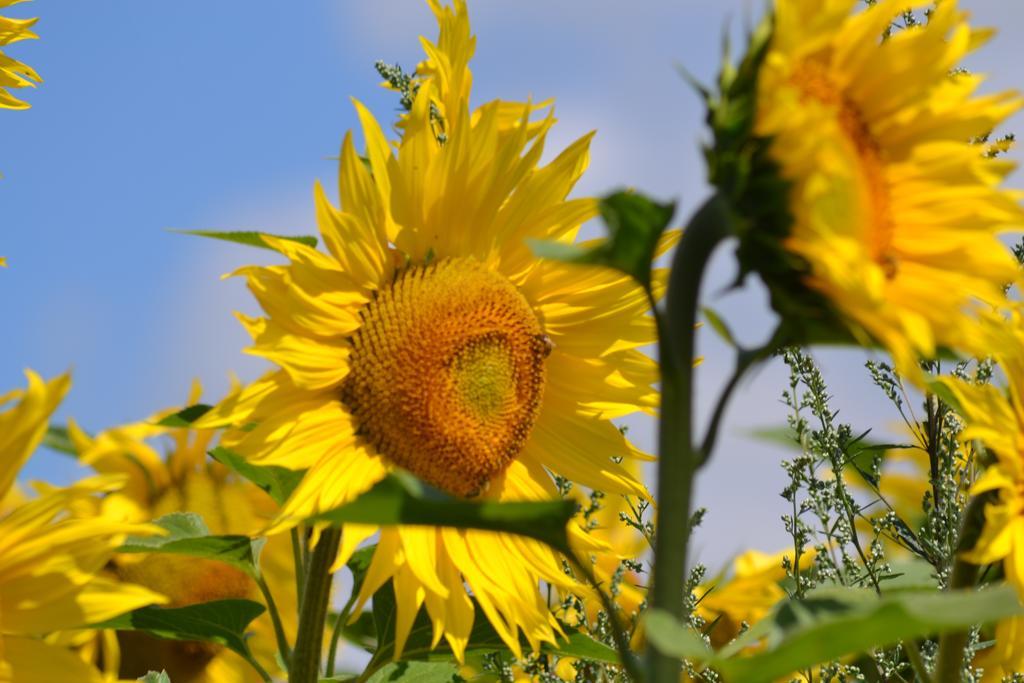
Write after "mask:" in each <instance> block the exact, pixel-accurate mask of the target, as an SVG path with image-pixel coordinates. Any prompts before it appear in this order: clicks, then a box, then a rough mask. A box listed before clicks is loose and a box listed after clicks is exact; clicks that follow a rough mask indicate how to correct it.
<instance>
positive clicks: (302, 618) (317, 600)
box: [288, 527, 341, 683]
mask: <svg viewBox="0 0 1024 683" xmlns="http://www.w3.org/2000/svg"><path fill="white" fill-rule="evenodd" d="M340 541H341V529H335V528H333V527H332V528H328V529H325V530H324V531H323V533H322V534H321V535H320V541H319V542H318V543H317V544H316V549H315V550H314V551H313V554H312V556H311V557H310V560H309V566H308V567H307V572H306V586H305V589H304V598H303V600H302V608H301V610H300V611H299V633H298V636H297V637H296V639H295V652H294V654H293V655H292V665H291V669H290V671H291V675H290V676H289V677H288V680H289V683H317V680H318V679H319V676H320V654H321V647H322V645H323V640H324V637H323V634H324V623H325V622H326V620H327V606H328V603H329V602H330V597H331V579H332V575H331V565H332V564H334V559H335V557H337V555H338V544H339V542H340Z"/></svg>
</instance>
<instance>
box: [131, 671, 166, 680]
mask: <svg viewBox="0 0 1024 683" xmlns="http://www.w3.org/2000/svg"><path fill="white" fill-rule="evenodd" d="M136 680H139V681H142V683H171V677H170V676H168V675H167V672H166V671H161V672H160V673H157V672H156V671H150V672H149V673H147V674H146V675H145V676H143V677H142V678H138V679H136Z"/></svg>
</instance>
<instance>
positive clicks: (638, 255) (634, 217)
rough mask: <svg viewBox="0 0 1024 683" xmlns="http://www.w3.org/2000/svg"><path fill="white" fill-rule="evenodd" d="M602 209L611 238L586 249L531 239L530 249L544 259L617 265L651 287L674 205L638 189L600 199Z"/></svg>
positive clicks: (674, 208) (619, 268)
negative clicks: (637, 190) (655, 260)
mask: <svg viewBox="0 0 1024 683" xmlns="http://www.w3.org/2000/svg"><path fill="white" fill-rule="evenodd" d="M600 210H601V217H602V218H604V222H605V225H606V226H607V227H608V238H607V239H606V240H605V241H603V242H602V243H600V244H598V245H597V246H594V247H591V248H589V249H587V248H582V247H578V246H574V245H569V244H563V243H558V242H545V241H540V240H530V241H529V246H530V248H531V249H532V250H533V253H534V254H536V255H537V256H540V257H542V258H550V259H556V260H559V261H568V262H570V263H599V264H602V265H606V266H609V267H611V268H615V269H617V270H620V271H622V272H623V273H626V274H627V275H630V276H632V277H633V278H634V279H635V280H636V281H637V282H639V283H640V284H641V285H643V287H644V288H645V289H648V290H650V288H651V263H652V262H653V261H654V253H655V251H656V250H657V247H658V240H659V239H661V235H662V233H663V232H665V229H666V228H667V227H668V224H669V222H670V221H671V220H672V216H673V214H675V211H676V206H675V204H674V203H671V202H670V203H668V204H660V203H658V202H655V201H654V200H652V199H650V198H648V197H645V196H644V195H641V194H638V193H635V192H615V193H613V194H610V195H608V196H606V197H605V198H603V199H602V200H601V205H600Z"/></svg>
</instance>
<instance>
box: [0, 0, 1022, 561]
mask: <svg viewBox="0 0 1024 683" xmlns="http://www.w3.org/2000/svg"><path fill="white" fill-rule="evenodd" d="M961 4H962V5H964V6H965V7H966V8H967V9H969V10H971V11H972V12H973V13H974V16H975V18H976V20H977V22H978V23H980V24H984V25H994V26H998V27H999V28H1000V31H1001V34H1002V35H1001V36H1000V37H997V39H996V41H995V42H994V43H993V44H992V45H991V46H989V47H988V48H986V49H985V50H984V51H983V52H982V53H981V54H980V55H978V56H976V57H974V58H972V60H971V62H970V66H971V68H972V69H975V70H978V71H982V72H986V73H990V74H992V79H991V81H990V83H991V87H992V88H995V87H1014V86H1019V85H1020V83H1019V82H1014V78H1015V77H1016V78H1019V69H1018V68H1017V66H1018V65H1019V64H1020V60H1021V58H1022V57H1024V48H1022V47H1021V45H1022V42H1021V40H1020V36H1022V35H1024V6H1022V5H1024V4H1022V3H1017V2H1013V3H1005V2H1000V1H999V0H973V1H972V0H964V1H963V2H962V3H961ZM751 7H752V8H754V9H753V10H751V9H750V8H751ZM760 7H761V3H759V2H753V3H744V2H741V1H739V0H722V1H721V2H707V1H697V0H649V1H646V2H644V3H623V2H621V1H618V2H611V1H609V0H556V1H554V2H552V1H544V2H542V1H541V0H524V1H522V2H515V3H512V2H501V3H499V2H497V1H496V0H488V1H484V0H477V1H474V0H470V10H471V16H472V18H473V22H474V29H475V32H476V33H477V35H478V36H479V40H478V49H477V57H476V59H475V61H474V63H473V69H474V74H475V97H476V100H477V101H478V102H483V101H486V100H488V99H492V98H495V97H502V98H507V99H521V98H524V97H526V96H528V95H532V96H534V97H535V98H547V97H554V98H556V101H557V105H556V112H557V114H558V117H559V119H560V123H559V124H558V126H556V129H555V133H554V136H553V139H552V142H551V143H550V144H549V150H554V149H558V148H560V147H562V146H564V145H565V144H568V143H569V142H570V141H571V140H573V139H575V138H576V137H578V136H580V135H582V134H584V133H586V132H588V131H589V130H592V129H597V130H598V135H597V138H596V140H595V143H594V147H593V155H592V162H591V169H590V171H589V172H588V174H587V176H585V178H584V180H583V181H582V183H581V184H580V186H579V193H603V192H606V191H609V190H611V189H614V188H617V187H621V186H633V187H636V188H638V189H640V190H643V191H646V192H650V193H653V194H654V195H656V196H659V197H663V198H670V197H671V198H676V199H679V200H680V204H681V207H682V210H681V211H682V212H681V214H680V216H684V215H685V213H686V212H687V211H689V210H691V209H693V208H694V207H695V206H697V205H698V204H699V201H700V199H701V198H702V197H703V196H704V195H705V194H706V192H707V189H706V186H705V184H704V181H703V167H702V164H701V159H700V154H699V148H698V143H699V141H700V140H701V139H702V138H703V136H704V130H703V127H702V123H701V119H702V115H703V113H702V111H701V109H700V105H699V102H698V100H697V98H696V97H695V96H694V94H693V93H692V92H691V91H690V90H689V89H688V87H687V86H686V85H685V84H684V83H683V82H682V80H681V79H680V78H679V77H678V76H677V74H676V71H675V68H674V65H675V64H676V63H681V64H684V65H686V67H687V68H688V69H689V70H690V71H692V72H693V73H695V74H697V75H698V76H699V77H700V78H702V79H704V80H710V78H711V77H712V76H713V74H714V73H715V71H716V69H717V62H718V57H719V37H720V35H721V31H722V27H723V25H724V24H725V22H726V21H727V19H729V20H731V25H732V26H733V27H734V28H735V27H737V26H740V25H741V24H742V22H743V18H744V16H749V15H751V14H752V15H755V16H756V15H757V14H758V13H759V8H760ZM10 13H11V14H16V15H17V16H39V17H41V18H40V22H39V24H38V27H37V30H38V32H39V34H40V35H41V37H42V40H40V41H33V42H30V43H21V44H18V45H16V46H14V47H12V48H11V49H10V53H11V55H12V56H14V57H16V58H20V59H24V60H25V61H27V62H28V63H30V64H32V65H33V66H34V67H36V68H37V69H38V70H39V72H40V73H41V74H42V76H43V78H44V79H45V83H43V85H42V86H41V87H40V88H39V89H38V90H35V91H30V92H27V93H26V98H27V99H29V100H30V101H31V103H32V105H33V108H32V109H31V110H29V111H27V112H11V111H5V110H0V171H2V172H3V174H4V178H3V180H2V181H0V207H3V208H2V210H0V254H3V255H5V256H7V257H8V260H9V262H10V266H11V267H10V268H9V269H7V270H4V271H0V312H2V315H3V318H2V319H3V333H0V391H2V390H6V389H7V388H13V387H15V386H19V385H22V384H23V383H24V380H23V375H22V373H23V370H24V368H26V367H31V368H33V369H35V370H37V371H39V372H41V373H43V374H44V375H53V374H56V373H58V372H62V371H64V370H67V369H72V370H73V372H74V388H73V390H72V393H71V395H70V396H69V398H68V400H67V401H66V403H65V405H64V406H63V407H62V409H61V411H60V413H59V414H58V421H63V420H65V419H66V418H67V417H69V416H74V417H75V418H76V419H77V420H78V421H79V422H80V423H82V424H83V425H84V426H85V427H86V428H88V429H90V430H98V429H101V428H104V427H108V426H112V425H115V424H118V423H120V422H125V421H130V420H136V419H139V418H141V417H143V416H145V415H147V414H149V413H151V412H152V411H154V410H156V409H159V408H162V407H165V406H169V405H174V404H180V403H181V402H182V401H184V399H185V396H186V394H187V391H188V386H189V383H190V382H191V379H192V378H193V377H196V376H198V377H201V378H202V380H203V381H204V383H205V384H206V385H207V386H208V387H209V390H210V397H211V398H215V397H216V396H217V395H219V394H220V393H221V392H222V391H223V390H224V389H225V388H226V386H227V373H228V371H235V372H237V373H238V374H239V375H240V376H242V377H243V378H252V377H254V376H255V375H256V374H257V373H258V372H259V371H260V369H261V368H262V367H263V365H262V364H261V362H258V361H256V360H254V359H252V358H249V357H246V356H244V355H243V354H242V353H241V348H242V347H243V346H244V345H245V343H246V338H245V336H244V334H243V333H242V331H241V329H240V327H239V325H238V324H237V323H236V321H235V320H234V318H233V316H232V315H231V313H232V311H234V310H243V311H248V312H253V311H254V308H253V304H252V302H251V301H250V299H249V297H248V295H247V293H246V292H245V289H244V287H243V286H242V283H241V282H240V281H221V280H220V279H219V278H220V276H221V275H222V274H223V273H226V272H229V271H231V270H232V269H234V268H235V267H237V266H239V265H243V264H245V263H249V262H252V261H253V260H261V259H265V258H267V255H265V254H263V253H261V252H258V251H254V250H251V249H246V248H245V247H241V246H235V245H229V244H222V243H218V242H214V241H207V240H201V239H198V238H195V237H186V236H182V235H178V234H174V233H172V232H169V231H168V229H169V228H183V229H190V228H193V229H199V228H205V229H221V230H229V229H261V230H267V231H272V232H285V233H303V234H308V233H311V232H313V231H314V230H315V224H314V220H313V210H312V186H313V182H314V181H315V180H316V179H321V180H322V181H323V182H324V183H325V185H326V186H327V187H328V188H330V187H332V186H333V185H334V183H335V181H336V169H335V163H334V162H333V161H332V159H331V157H333V156H335V155H336V154H337V150H338V147H339V145H340V142H341V139H342V136H343V134H344V132H345V131H346V130H348V129H350V128H355V127H356V121H355V116H354V113H353V110H352V107H351V105H350V104H349V100H348V98H349V97H350V96H354V97H357V98H359V99H360V100H362V101H363V102H365V103H366V104H367V105H368V106H370V107H371V109H373V110H374V111H375V112H376V113H377V115H378V117H380V118H382V119H387V118H388V115H389V113H390V112H391V111H392V110H393V109H394V108H395V106H396V99H395V97H394V96H393V95H392V94H390V93H388V92H386V91H384V90H382V89H380V88H378V87H377V82H378V80H379V79H378V78H377V76H376V75H375V73H374V71H373V68H372V65H373V62H374V61H375V60H377V59H384V60H387V61H392V62H393V61H397V62H399V63H401V64H402V65H404V66H406V67H411V66H413V65H414V64H415V62H416V61H417V60H418V59H419V58H420V54H421V53H420V49H419V44H418V42H417V36H418V35H420V34H425V35H428V36H433V35H434V34H435V26H434V23H433V20H432V18H431V16H430V14H429V11H428V10H427V8H426V6H425V4H424V3H421V2H419V0H400V1H393V2H392V1H389V2H370V1H363V2H356V1H354V0H353V1H348V2H344V1H341V0H305V1H304V2H295V3H287V4H283V3H271V2H269V1H268V0H246V1H244V2H243V1H242V0H217V2H198V1H197V0H193V1H191V2H173V3H154V2H146V3H142V2H129V1H128V0H90V2H67V1H63V2H54V1H53V0H38V1H36V2H32V3H27V4H25V5H19V6H18V7H16V8H14V9H13V10H11V12H10ZM1019 123H1020V120H1019V119H1018V120H1017V125H1016V126H1015V127H1016V129H1017V130H1021V127H1020V125H1019ZM1013 128H1014V126H1011V129H1013ZM680 220H681V219H680ZM731 268H732V266H731V263H730V258H729V254H728V253H727V251H723V252H722V253H719V254H718V255H717V256H716V259H715V263H714V267H713V272H712V284H711V285H710V286H709V289H708V291H709V297H710V298H712V299H714V300H715V305H716V306H718V307H720V308H721V309H722V310H723V311H724V312H725V313H726V314H727V315H728V316H730V317H731V318H732V319H733V321H734V326H735V327H736V329H737V331H738V333H739V334H740V336H741V337H744V338H746V339H749V340H755V339H757V338H758V337H759V335H762V334H763V333H764V332H765V331H766V330H767V329H768V325H769V324H770V321H771V315H770V314H769V313H767V311H766V307H765V303H764V297H763V294H762V293H761V292H759V291H758V290H757V288H756V287H753V288H751V290H750V291H747V292H744V293H740V294H734V295H730V296H728V297H725V298H724V299H723V298H720V297H715V296H714V295H715V293H716V291H717V290H718V289H720V287H721V285H724V284H725V283H726V282H727V281H728V280H729V276H730V274H731ZM701 343H702V349H701V351H702V353H704V354H705V355H706V356H707V362H706V363H705V365H704V366H703V367H702V368H701V370H700V373H699V381H700V387H699V390H700V403H701V406H700V410H701V411H702V414H703V413H706V404H707V402H708V401H710V398H711V396H713V392H714V390H715V387H716V386H717V385H718V384H719V383H721V382H722V381H723V378H724V377H725V376H726V374H727V372H728V371H729V369H730V365H731V358H730V357H729V356H728V353H727V350H726V349H725V348H724V347H723V346H722V345H721V344H720V343H718V342H717V341H716V340H715V339H714V338H713V337H712V336H711V335H709V334H707V333H706V332H705V333H703V334H702V338H701ZM818 356H819V357H820V358H821V359H822V361H823V362H824V364H825V367H826V372H827V377H828V378H829V379H830V380H831V381H832V383H833V388H834V389H835V391H836V393H838V394H839V395H840V400H839V405H840V406H841V408H842V410H843V413H842V414H843V416H844V417H845V418H847V419H850V420H852V421H854V422H856V424H858V425H859V426H862V427H863V428H866V427H868V426H872V425H875V426H876V427H880V428H884V427H886V426H887V425H890V424H892V422H893V420H894V418H893V416H892V415H891V414H890V413H889V412H888V411H887V410H885V409H884V406H883V405H882V402H881V401H879V400H878V395H877V394H875V393H873V392H872V391H871V389H870V387H868V384H867V381H866V380H865V373H864V372H863V371H862V370H861V369H860V367H861V365H862V363H863V360H864V355H863V354H861V353H859V352H853V351H848V352H828V353H819V354H818ZM784 378H785V374H784V372H783V371H782V369H780V368H779V367H778V365H777V364H771V365H769V366H768V367H766V368H765V369H764V370H762V371H761V372H760V373H759V374H758V375H757V376H756V377H755V378H754V379H753V380H752V381H750V382H748V383H747V384H746V385H745V386H744V389H743V391H742V393H741V394H740V396H739V397H738V399H737V400H736V402H735V404H734V406H733V409H732V410H731V411H730V413H729V416H728V420H727V423H726V430H727V433H726V434H725V436H724V437H723V438H722V440H721V442H720V446H719V449H718V452H717V453H716V455H715V458H714V461H713V463H712V464H711V466H710V467H709V469H708V470H707V471H706V472H705V473H704V474H703V475H702V477H701V480H700V489H699V500H700V502H701V504H704V505H707V506H709V507H710V508H711V512H710V515H709V516H708V518H707V522H706V523H705V527H704V530H703V531H702V532H701V533H700V534H699V535H698V537H697V539H696V546H697V550H698V556H699V557H700V558H701V559H704V560H706V561H709V562H711V563H712V564H716V563H718V562H720V561H722V560H724V559H725V558H727V557H729V556H730V555H732V554H733V553H735V552H736V551H738V550H741V549H742V548H744V547H748V546H749V547H756V548H760V549H762V550H766V551H768V550H774V549H775V548H776V547H781V546H782V545H783V544H784V543H785V542H786V538H785V536H784V534H783V532H782V528H781V524H780V523H779V522H778V517H779V515H781V514H783V512H784V509H783V501H782V499H781V498H779V496H778V492H779V490H781V488H782V487H783V486H784V479H783V476H782V472H781V469H780V468H779V466H778V461H779V457H780V455H781V452H780V451H778V450H776V449H774V448H772V447H769V446H766V445H764V444H760V443H757V442H755V441H752V440H750V439H748V438H746V437H745V436H744V432H745V431H747V430H749V429H750V428H751V427H753V426H757V425H766V424H767V425H772V424H775V425H777V424H781V423H782V422H783V420H784V414H785V413H784V409H783V408H782V406H781V405H779V404H778V401H777V398H778V395H779V393H780V391H781V390H782V388H783V383H784ZM632 426H633V430H632V434H633V436H634V438H636V439H637V440H638V441H639V442H640V443H641V444H642V445H646V446H648V447H650V445H651V443H652V431H651V427H650V425H649V424H646V423H641V422H637V423H634V424H633V425H632ZM77 474H78V473H77V472H76V470H75V467H74V465H73V464H72V463H71V462H70V461H69V460H68V459H66V458H64V457H62V456H58V455H54V454H49V453H40V454H39V455H37V456H36V457H35V458H34V459H33V460H32V461H31V462H30V464H29V466H28V467H27V468H26V470H25V471H24V478H25V479H34V478H43V479H48V480H52V481H57V482H67V481H68V480H70V479H71V478H73V477H75V476H77Z"/></svg>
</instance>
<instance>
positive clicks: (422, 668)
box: [366, 662, 462, 683]
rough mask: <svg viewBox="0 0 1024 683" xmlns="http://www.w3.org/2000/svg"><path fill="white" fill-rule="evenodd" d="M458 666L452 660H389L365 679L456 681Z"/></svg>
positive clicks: (371, 682) (381, 682) (377, 682)
mask: <svg viewBox="0 0 1024 683" xmlns="http://www.w3.org/2000/svg"><path fill="white" fill-rule="evenodd" d="M461 680H462V678H461V677H460V676H459V667H458V665H457V664H455V663H453V662H391V663H390V664H388V665H386V666H384V667H383V668H381V669H378V670H377V672H376V673H374V674H373V675H372V676H370V677H369V678H367V679H366V683H390V682H391V681H402V683H457V682H458V681H461Z"/></svg>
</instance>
